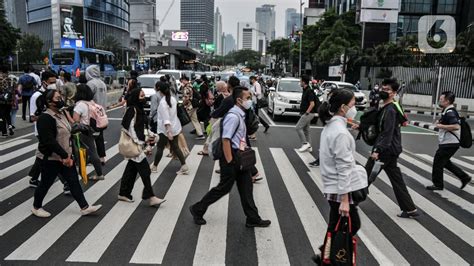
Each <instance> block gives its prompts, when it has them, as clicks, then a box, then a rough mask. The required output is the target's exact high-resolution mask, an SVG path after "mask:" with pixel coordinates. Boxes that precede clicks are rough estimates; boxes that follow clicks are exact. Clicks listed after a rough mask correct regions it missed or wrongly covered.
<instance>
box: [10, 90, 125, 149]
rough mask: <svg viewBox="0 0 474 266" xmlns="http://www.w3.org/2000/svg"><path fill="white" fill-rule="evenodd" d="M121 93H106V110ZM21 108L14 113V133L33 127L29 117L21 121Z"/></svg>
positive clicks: (111, 91)
mask: <svg viewBox="0 0 474 266" xmlns="http://www.w3.org/2000/svg"><path fill="white" fill-rule="evenodd" d="M122 92H123V91H122V89H115V90H109V91H107V103H108V106H107V109H110V108H113V107H114V106H115V105H117V102H118V100H119V99H120V97H121V96H122ZM21 108H22V106H21V104H20V105H19V109H18V112H17V113H16V125H15V127H16V129H15V131H18V130H20V129H24V128H27V127H32V126H33V123H30V122H29V121H28V117H29V116H28V115H27V116H26V121H23V119H21V115H22V111H21V110H22V109H21ZM13 137H15V135H13V136H11V137H9V138H13ZM9 138H6V139H5V140H8V139H9Z"/></svg>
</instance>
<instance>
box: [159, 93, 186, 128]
mask: <svg viewBox="0 0 474 266" xmlns="http://www.w3.org/2000/svg"><path fill="white" fill-rule="evenodd" d="M170 101H171V108H170V107H169V105H168V103H167V102H166V97H163V98H161V100H160V104H159V106H158V119H157V122H158V124H157V131H158V134H160V133H163V134H165V135H167V131H166V125H171V127H170V130H171V134H172V135H173V136H177V135H179V133H181V129H182V128H181V122H179V119H178V114H177V109H176V106H177V105H178V102H177V101H176V99H175V98H174V97H171V98H170Z"/></svg>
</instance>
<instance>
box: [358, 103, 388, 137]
mask: <svg viewBox="0 0 474 266" xmlns="http://www.w3.org/2000/svg"><path fill="white" fill-rule="evenodd" d="M379 114H380V111H379V110H377V109H376V108H373V107H371V108H369V109H367V110H365V111H364V113H363V114H362V116H361V117H360V124H359V134H358V135H357V138H356V139H360V138H361V137H362V139H363V140H364V142H365V143H367V145H370V146H373V145H375V141H376V140H377V137H378V136H379V134H380V125H379V118H378V117H379ZM381 120H383V117H382V118H381V119H380V121H381Z"/></svg>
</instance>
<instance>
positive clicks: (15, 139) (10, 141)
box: [0, 132, 35, 149]
mask: <svg viewBox="0 0 474 266" xmlns="http://www.w3.org/2000/svg"><path fill="white" fill-rule="evenodd" d="M33 134H35V133H34V132H31V133H28V134H25V135H21V136H18V137H16V138H13V139H9V140H6V141H3V142H0V144H2V146H1V147H2V148H3V145H6V144H11V143H13V142H16V141H18V140H19V139H23V138H25V137H29V136H31V135H33ZM30 140H31V139H28V141H30ZM15 145H18V144H15ZM15 145H13V146H15ZM5 149H7V148H5Z"/></svg>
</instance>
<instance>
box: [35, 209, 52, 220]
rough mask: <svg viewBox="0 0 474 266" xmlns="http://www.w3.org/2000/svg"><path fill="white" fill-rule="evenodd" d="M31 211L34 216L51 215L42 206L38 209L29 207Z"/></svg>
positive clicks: (44, 216) (46, 216)
mask: <svg viewBox="0 0 474 266" xmlns="http://www.w3.org/2000/svg"><path fill="white" fill-rule="evenodd" d="M31 212H32V213H33V214H34V215H35V216H36V217H40V218H48V217H49V216H51V213H49V212H47V211H45V210H44V209H43V208H39V209H35V208H33V209H31Z"/></svg>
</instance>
